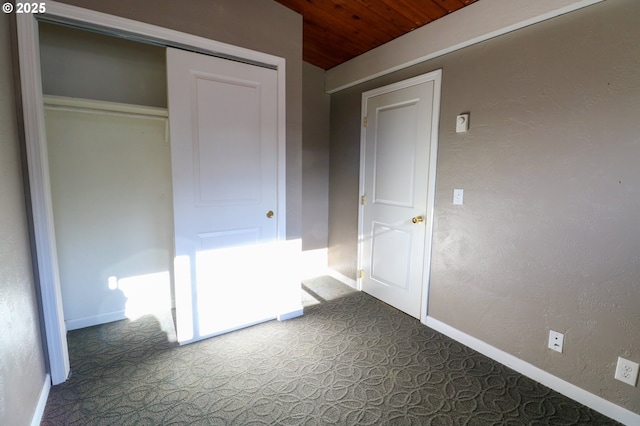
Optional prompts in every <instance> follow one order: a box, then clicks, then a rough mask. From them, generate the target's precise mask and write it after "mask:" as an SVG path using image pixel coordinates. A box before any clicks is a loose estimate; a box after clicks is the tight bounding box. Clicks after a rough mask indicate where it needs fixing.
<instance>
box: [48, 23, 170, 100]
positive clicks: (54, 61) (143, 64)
mask: <svg viewBox="0 0 640 426" xmlns="http://www.w3.org/2000/svg"><path fill="white" fill-rule="evenodd" d="M38 31H39V33H40V65H41V68H42V91H43V93H45V94H47V95H55V96H69V97H73V98H83V99H95V100H101V101H109V102H121V103H124V104H134V105H146V106H152V107H159V108H166V107H167V66H166V60H165V49H164V48H162V47H159V46H153V45H150V44H145V43H137V42H133V41H130V40H125V39H122V38H118V37H109V36H106V35H103V34H98V33H93V32H90V31H81V30H78V29H75V28H69V27H65V26H62V25H55V24H49V23H46V22H41V23H40V24H39V25H38Z"/></svg>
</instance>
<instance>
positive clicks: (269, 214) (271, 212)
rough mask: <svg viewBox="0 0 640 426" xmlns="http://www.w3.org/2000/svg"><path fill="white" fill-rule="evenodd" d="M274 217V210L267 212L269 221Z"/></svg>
mask: <svg viewBox="0 0 640 426" xmlns="http://www.w3.org/2000/svg"><path fill="white" fill-rule="evenodd" d="M273 215H274V213H273V210H269V211H268V212H267V218H268V219H271V218H272V217H273Z"/></svg>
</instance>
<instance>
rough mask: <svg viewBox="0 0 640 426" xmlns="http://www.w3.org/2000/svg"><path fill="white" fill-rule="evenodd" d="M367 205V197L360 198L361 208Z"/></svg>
mask: <svg viewBox="0 0 640 426" xmlns="http://www.w3.org/2000/svg"><path fill="white" fill-rule="evenodd" d="M366 203H367V197H366V196H365V195H361V196H360V204H362V205H363V206H364V205H365V204H366Z"/></svg>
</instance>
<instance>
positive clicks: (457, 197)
mask: <svg viewBox="0 0 640 426" xmlns="http://www.w3.org/2000/svg"><path fill="white" fill-rule="evenodd" d="M463 197H464V190H462V189H454V190H453V204H456V205H462V199H463Z"/></svg>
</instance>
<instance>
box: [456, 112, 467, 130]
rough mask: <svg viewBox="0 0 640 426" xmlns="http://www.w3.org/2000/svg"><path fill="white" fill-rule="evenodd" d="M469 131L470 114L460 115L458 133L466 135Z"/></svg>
mask: <svg viewBox="0 0 640 426" xmlns="http://www.w3.org/2000/svg"><path fill="white" fill-rule="evenodd" d="M467 130H469V114H468V113H467V114H460V115H459V116H458V117H456V133H464V132H466V131H467Z"/></svg>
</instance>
